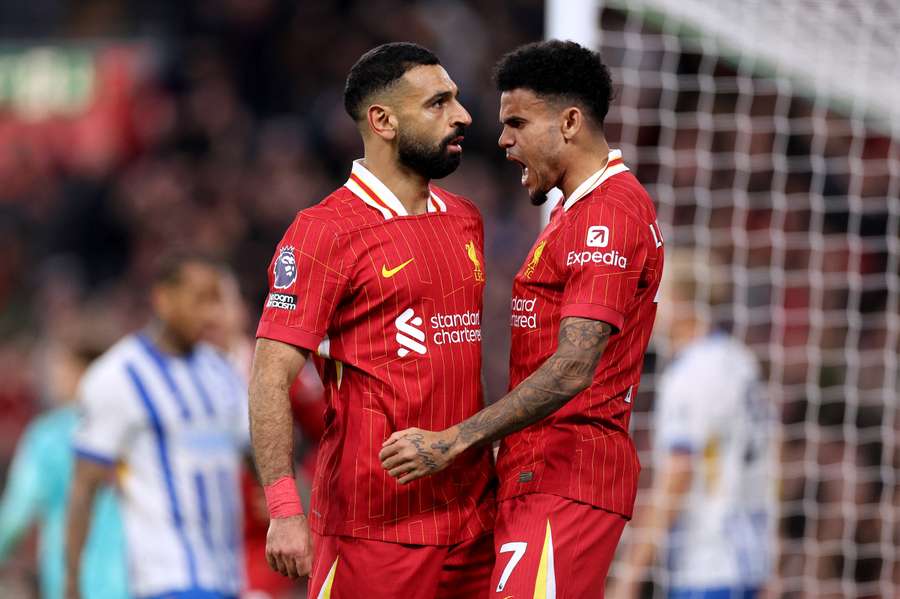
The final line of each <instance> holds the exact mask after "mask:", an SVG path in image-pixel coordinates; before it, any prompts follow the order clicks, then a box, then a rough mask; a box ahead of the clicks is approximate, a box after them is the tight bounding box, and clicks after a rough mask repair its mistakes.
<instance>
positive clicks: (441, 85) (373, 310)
mask: <svg viewBox="0 0 900 599" xmlns="http://www.w3.org/2000/svg"><path fill="white" fill-rule="evenodd" d="M344 104H345V108H346V109H347V112H348V113H349V114H350V116H351V117H352V118H353V120H354V121H355V122H356V124H357V127H358V129H359V131H360V134H361V136H362V139H363V145H364V147H365V157H364V158H363V159H361V160H357V161H355V162H354V163H353V166H352V168H351V170H350V176H349V178H348V180H347V182H346V183H345V184H344V186H342V187H341V188H339V189H338V190H336V191H335V192H333V193H332V194H331V195H329V196H328V197H327V198H325V199H324V200H322V201H321V202H320V203H318V204H316V205H315V206H313V207H311V208H308V209H306V210H303V211H301V212H299V213H298V214H297V217H296V219H295V220H294V222H293V223H292V224H291V225H290V227H289V228H288V230H287V232H286V233H285V235H284V238H283V239H282V241H281V243H279V245H278V247H277V249H276V251H275V256H274V258H273V260H272V262H271V264H270V267H269V283H270V290H269V291H270V292H269V296H268V298H267V300H266V305H265V309H264V312H263V315H262V318H261V320H260V323H259V328H258V329H257V337H258V338H259V339H258V342H257V348H256V354H255V359H254V364H253V375H252V377H251V387H250V407H251V426H252V434H253V446H254V452H255V456H256V460H257V464H258V469H259V472H260V476H261V478H262V482H263V484H264V485H265V490H266V497H267V500H268V506H269V511H270V516H271V522H270V524H269V533H268V541H269V542H268V550H267V558H268V560H269V563H270V564H271V565H272V567H273V568H275V569H277V570H278V571H280V572H282V573H283V574H285V575H288V576H292V577H298V576H304V575H306V574H307V573H308V572H310V570H311V574H310V596H312V597H318V598H323V599H324V598H328V597H331V598H334V599H342V598H354V599H355V598H358V597H366V598H369V599H378V598H384V599H388V598H394V597H404V598H406V599H431V598H433V597H443V598H448V599H449V598H451V597H473V598H477V597H485V596H486V595H487V593H486V588H487V582H488V579H489V577H490V573H491V567H492V565H493V557H494V555H493V545H492V537H491V534H490V533H491V528H492V526H493V521H494V507H495V506H494V503H495V497H494V493H495V489H494V487H495V483H494V472H493V467H492V464H491V456H490V451H489V449H490V448H489V447H480V448H477V449H475V450H473V451H471V452H469V453H468V454H467V455H466V456H464V457H462V458H460V460H458V462H457V463H456V464H454V466H453V467H451V468H448V469H447V470H446V471H445V472H442V473H441V474H439V475H438V476H435V477H433V478H430V479H428V480H422V481H419V482H418V483H415V484H412V485H406V486H401V485H398V484H397V482H396V481H395V480H393V479H392V478H390V477H389V476H388V475H387V473H386V472H384V470H383V469H382V468H381V465H380V462H379V457H378V454H379V451H380V449H381V445H382V443H383V441H384V439H385V438H387V437H388V436H389V435H390V434H391V433H392V432H393V431H395V430H398V429H403V428H408V427H411V426H422V427H430V428H437V427H445V426H450V425H451V424H453V423H454V422H458V421H459V420H462V419H464V418H466V417H468V416H471V415H472V414H475V413H476V412H477V411H478V410H479V409H481V407H483V405H484V398H483V393H482V388H481V379H480V372H481V328H480V324H481V313H482V296H483V291H484V282H485V273H484V268H483V265H484V254H483V245H484V233H483V225H482V220H481V215H480V214H479V212H478V210H477V209H476V208H475V206H474V205H473V204H472V203H471V202H469V201H468V200H467V199H465V198H462V197H460V196H457V195H455V194H453V193H450V192H448V191H446V190H444V189H441V188H439V187H437V186H435V185H432V184H431V180H432V179H439V178H442V177H444V176H446V175H449V174H450V173H451V172H453V171H454V170H455V169H456V167H457V166H458V165H459V162H460V157H461V154H462V147H461V145H460V144H461V142H462V139H463V134H464V132H465V129H466V127H467V126H468V125H469V124H470V123H471V117H470V116H469V114H468V112H466V110H465V108H463V106H462V105H461V104H460V102H459V99H458V90H457V88H456V85H455V84H454V83H453V81H452V80H451V79H450V77H449V76H448V74H447V72H446V71H445V70H444V69H443V67H441V65H440V64H439V62H438V59H437V58H436V57H435V56H434V54H432V53H431V52H430V51H428V50H427V49H425V48H422V47H421V46H417V45H414V44H408V43H395V44H385V45H383V46H379V47H377V48H375V49H373V50H371V51H369V52H367V53H366V54H364V55H363V56H362V57H361V58H360V59H359V60H358V61H357V63H356V64H355V65H354V66H353V68H352V69H351V71H350V75H349V77H348V78H347V85H346V88H345V93H344ZM307 360H313V361H314V363H315V365H316V368H317V370H318V371H319V375H320V377H321V378H322V382H323V383H324V386H325V398H326V402H327V405H328V407H327V410H326V412H325V425H326V426H325V432H324V435H323V437H322V440H321V444H320V449H319V456H318V463H317V465H316V473H315V482H314V484H313V491H312V492H313V495H312V502H311V503H312V505H311V508H310V511H309V520H308V522H307V517H306V516H305V515H304V514H303V512H302V509H301V507H300V502H299V499H298V497H297V491H296V487H295V482H294V471H293V464H292V462H291V454H292V447H291V442H292V435H291V418H290V404H289V401H288V390H289V387H290V385H291V383H292V382H293V381H294V379H295V378H296V376H297V372H298V371H299V370H300V368H301V367H302V366H303V365H304V364H305V363H306V362H307ZM313 548H314V554H313Z"/></svg>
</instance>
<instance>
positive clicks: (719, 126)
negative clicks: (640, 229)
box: [599, 0, 900, 598]
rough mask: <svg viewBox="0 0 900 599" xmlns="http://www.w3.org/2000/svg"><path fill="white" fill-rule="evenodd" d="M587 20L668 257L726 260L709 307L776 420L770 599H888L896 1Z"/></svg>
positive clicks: (896, 530)
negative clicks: (673, 253) (728, 294)
mask: <svg viewBox="0 0 900 599" xmlns="http://www.w3.org/2000/svg"><path fill="white" fill-rule="evenodd" d="M599 19H600V24H599V27H600V29H599V49H600V50H601V52H602V54H603V57H604V60H605V61H606V62H607V63H608V64H609V65H610V68H611V71H612V74H613V80H614V81H615V82H616V84H617V86H618V89H619V95H618V99H617V101H616V104H615V105H614V107H613V109H612V111H611V113H610V116H609V118H608V120H607V127H606V129H607V137H608V138H609V139H610V141H611V145H612V146H613V147H620V148H621V149H622V151H623V154H624V156H625V158H626V161H627V162H628V163H629V165H630V166H631V167H632V169H633V170H635V171H636V174H637V176H638V178H639V179H640V180H641V181H642V182H643V183H644V184H645V185H646V186H647V187H648V189H649V191H650V193H651V195H652V196H653V197H654V199H655V200H656V201H657V202H658V208H659V222H660V225H661V226H662V229H663V231H664V233H665V236H666V242H667V246H668V247H676V246H691V247H694V248H696V250H697V252H698V254H697V255H699V256H700V258H701V259H700V263H698V264H697V268H698V269H703V268H704V267H705V264H706V263H707V262H706V261H705V259H704V257H705V256H708V255H709V254H710V253H716V254H718V255H721V256H723V257H724V258H725V260H726V261H727V262H728V263H729V264H730V272H731V275H732V282H733V284H734V300H733V303H732V304H730V305H728V306H726V307H725V310H726V311H727V314H726V315H725V316H728V317H729V319H730V320H731V321H733V323H734V330H735V332H736V334H737V336H738V337H740V338H742V339H744V340H745V341H746V342H747V343H748V344H749V345H750V346H751V347H752V348H753V349H754V350H755V351H756V353H757V355H758V357H759V358H760V360H761V361H762V363H763V364H764V367H765V371H766V375H767V377H768V382H769V389H770V394H771V397H772V400H773V402H774V403H775V405H776V406H777V408H778V411H779V413H780V416H781V423H782V426H781V427H780V431H779V433H780V438H781V441H782V443H781V460H780V462H781V478H782V481H781V485H780V489H781V490H780V512H781V513H780V533H779V534H780V544H779V554H778V571H777V573H776V574H775V578H774V580H773V583H772V590H773V592H774V594H773V596H778V597H828V598H831V597H834V598H838V597H840V598H848V597H867V598H868V597H872V598H874V597H884V598H890V597H900V564H898V550H897V546H898V543H900V521H898V514H900V493H898V492H897V468H898V466H900V450H898V444H897V440H896V438H897V432H898V426H900V419H898V412H897V402H898V392H900V383H898V372H900V371H898V352H900V67H898V62H897V61H898V57H900V3H898V2H896V1H895V0H843V1H838V0H833V1H830V2H825V1H817V2H812V1H810V0H805V1H801V0H770V1H768V2H746V1H745V2H739V1H737V0H730V1H724V2H715V3H713V2H704V1H702V0H627V1H626V0H615V1H606V2H603V3H602V9H601V10H600V15H599ZM652 362H653V360H650V369H651V370H652V369H653V364H652ZM657 366H658V365H657ZM653 382H654V381H653V376H652V373H650V374H649V375H647V376H645V378H644V386H643V388H642V395H641V397H640V398H638V400H637V402H636V406H635V416H634V420H633V423H634V424H633V427H634V434H635V439H636V443H637V444H638V447H639V449H640V450H641V452H642V462H643V463H644V464H645V466H648V467H647V468H646V470H645V476H644V478H642V485H644V486H645V485H646V484H647V482H648V481H649V479H650V475H651V472H650V470H651V468H649V466H650V465H651V463H652V462H651V459H650V454H649V453H648V448H649V437H650V435H652V431H650V430H649V428H650V423H651V420H650V418H649V411H650V409H651V406H652V403H653V391H654V384H653ZM648 497H649V495H648V494H647V493H642V494H639V499H638V501H639V503H640V502H641V500H642V499H643V500H644V501H646V500H647V499H648ZM633 533H634V531H631V534H633ZM614 572H615V570H614ZM656 575H657V577H658V578H657V580H656V582H657V583H659V584H658V585H657V586H655V591H654V592H655V593H656V594H657V596H661V595H659V593H660V589H661V588H662V586H661V585H662V584H663V583H664V580H662V578H661V577H662V576H664V574H663V572H662V570H661V569H658V570H657V571H656Z"/></svg>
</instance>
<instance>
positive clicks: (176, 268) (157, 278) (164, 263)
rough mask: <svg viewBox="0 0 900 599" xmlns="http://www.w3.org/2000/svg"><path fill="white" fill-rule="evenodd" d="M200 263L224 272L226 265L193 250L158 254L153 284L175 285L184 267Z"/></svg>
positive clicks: (210, 256)
mask: <svg viewBox="0 0 900 599" xmlns="http://www.w3.org/2000/svg"><path fill="white" fill-rule="evenodd" d="M188 264H201V265H204V266H209V267H212V268H214V269H216V270H219V271H222V272H226V271H227V267H226V266H225V264H224V263H223V262H222V261H221V260H219V259H218V258H216V257H214V256H212V255H209V254H205V253H203V252H199V251H195V250H177V251H171V252H169V253H166V254H164V255H163V256H160V257H159V258H158V259H157V261H156V264H155V268H154V269H153V285H154V286H156V285H177V284H179V283H180V282H181V275H182V274H183V271H184V267H185V266H187V265H188Z"/></svg>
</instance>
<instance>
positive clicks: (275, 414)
mask: <svg viewBox="0 0 900 599" xmlns="http://www.w3.org/2000/svg"><path fill="white" fill-rule="evenodd" d="M308 356H309V352H308V351H307V350H303V349H300V348H297V347H294V346H293V345H289V344H286V343H281V342H279V341H272V340H270V339H259V340H258V341H257V342H256V352H255V353H254V355H253V370H252V373H251V375H250V437H251V440H252V443H253V456H254V459H255V461H256V468H257V471H258V473H259V478H260V481H261V482H262V484H263V486H266V485H270V484H272V483H273V482H275V481H276V480H278V479H279V478H281V477H283V476H289V477H291V478H293V477H294V463H293V454H294V430H293V426H294V425H293V418H292V417H291V403H290V396H289V391H290V388H291V384H292V383H293V382H294V379H296V378H297V374H298V373H299V372H300V369H301V368H303V365H304V364H305V363H306V359H307V357H308ZM266 561H268V562H269V566H270V567H271V568H272V569H273V570H275V571H276V572H279V573H280V574H282V575H284V576H287V577H290V578H301V577H303V576H306V575H308V574H309V572H310V570H311V569H312V537H311V535H310V532H309V524H308V522H307V520H306V516H305V515H299V516H291V517H289V518H272V519H271V520H270V521H269V531H268V534H267V535H266Z"/></svg>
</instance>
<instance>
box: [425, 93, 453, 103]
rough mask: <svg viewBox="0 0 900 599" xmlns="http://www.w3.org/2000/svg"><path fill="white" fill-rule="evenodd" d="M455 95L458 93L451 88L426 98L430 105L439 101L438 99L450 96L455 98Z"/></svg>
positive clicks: (445, 98)
mask: <svg viewBox="0 0 900 599" xmlns="http://www.w3.org/2000/svg"><path fill="white" fill-rule="evenodd" d="M455 95H456V94H454V93H453V92H452V91H450V90H446V91H442V92H438V93H436V94H434V95H433V96H431V97H430V98H428V99H427V100H425V105H426V106H428V105H429V104H432V103H434V102H437V101H438V100H449V99H450V98H453V97H454V96H455Z"/></svg>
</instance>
